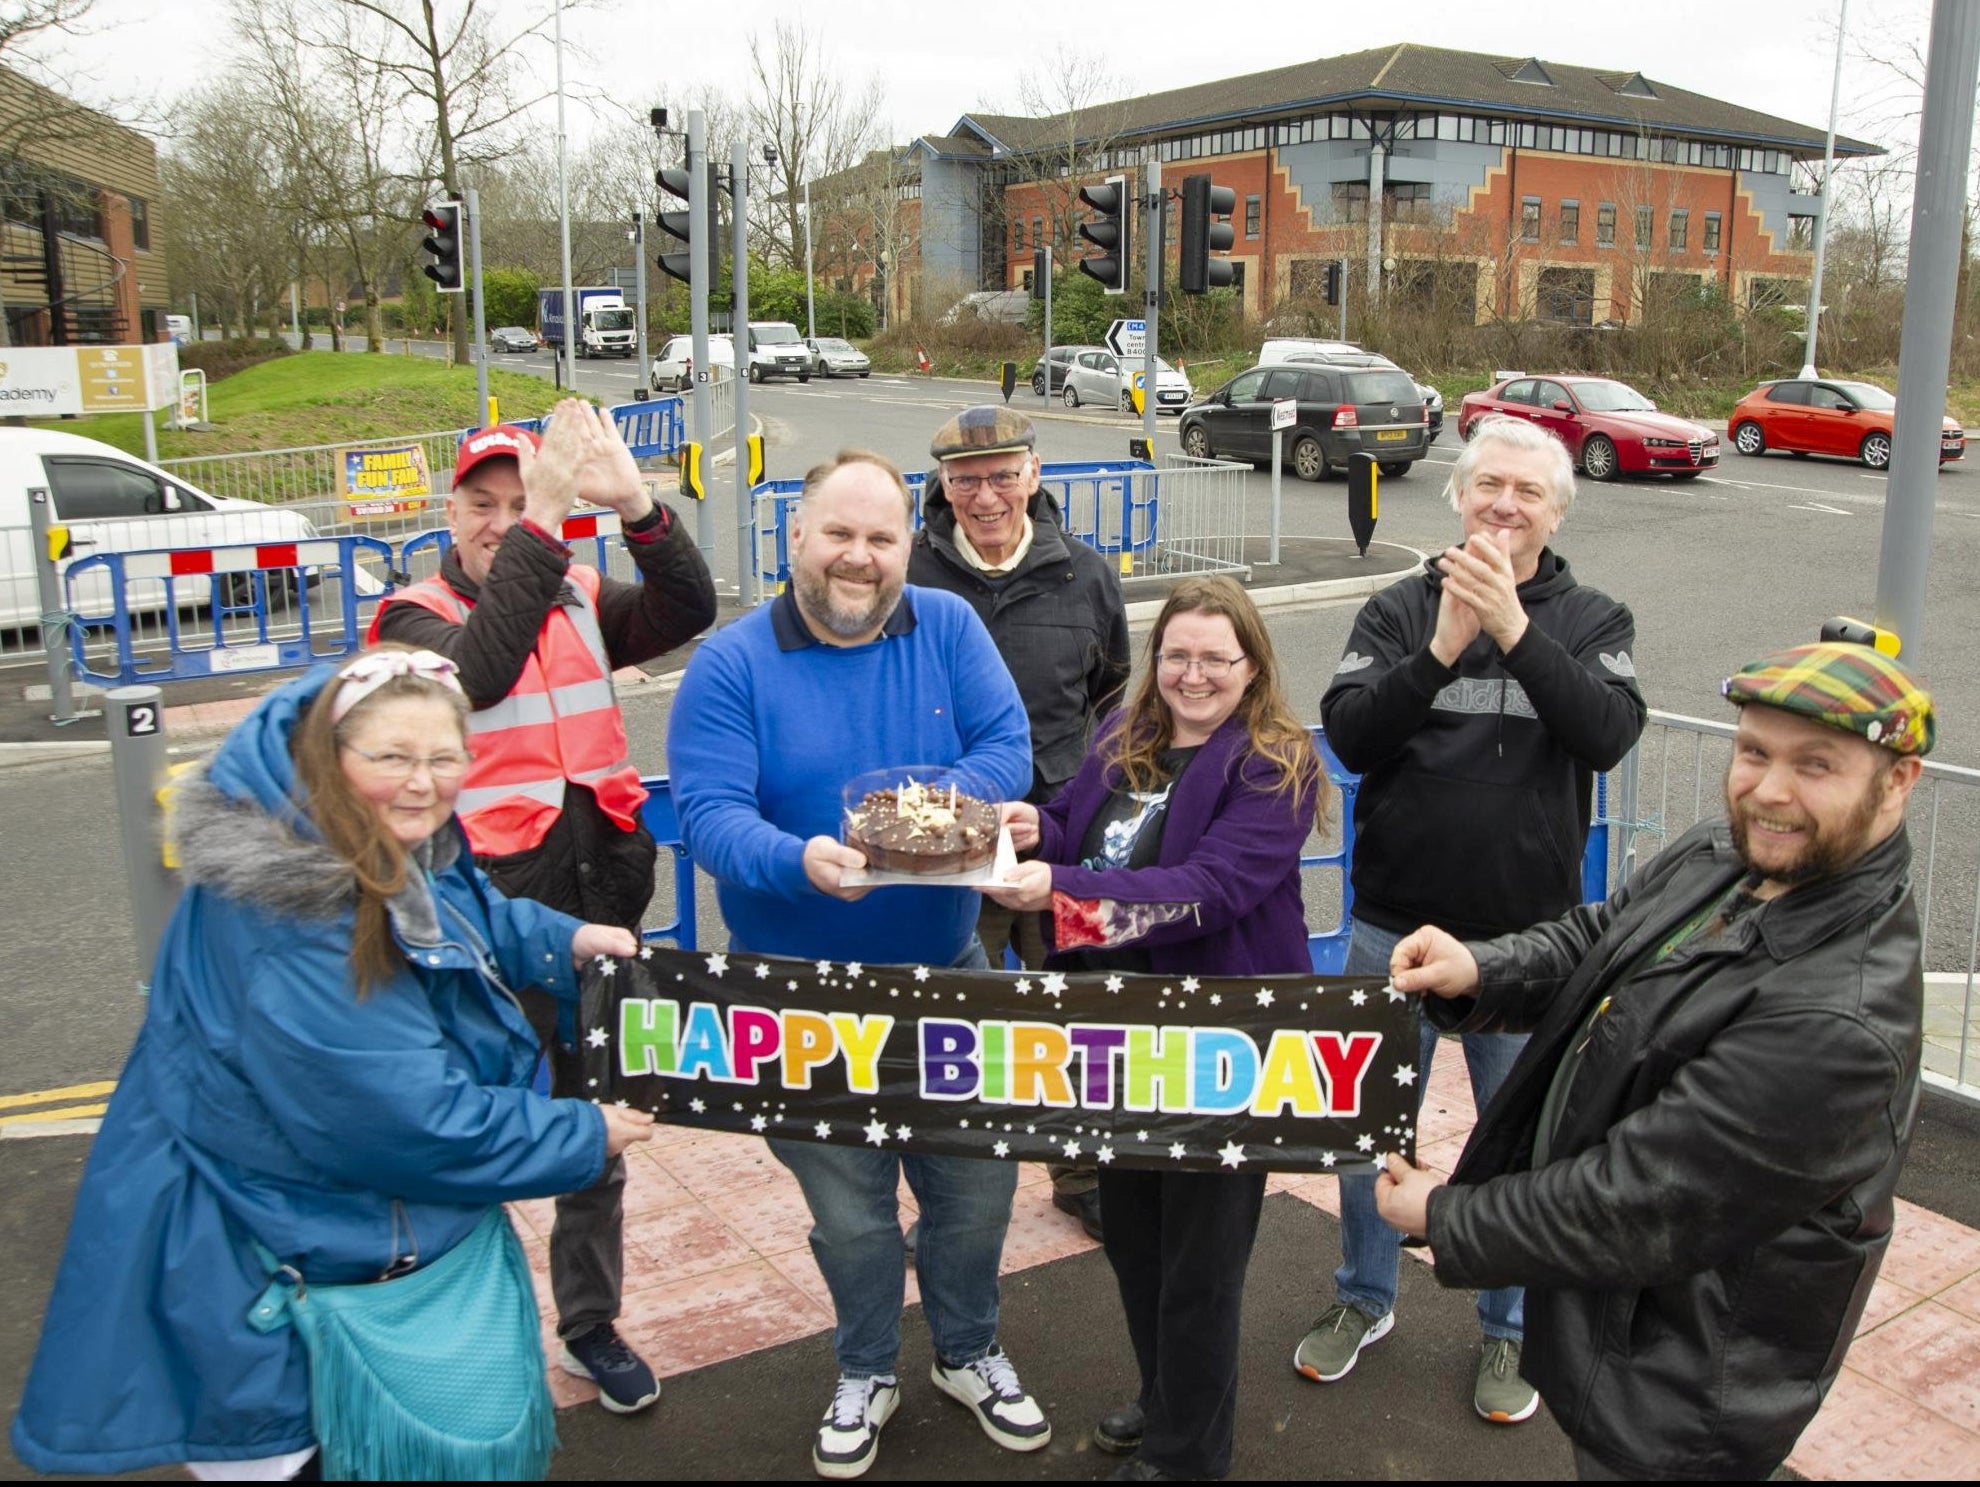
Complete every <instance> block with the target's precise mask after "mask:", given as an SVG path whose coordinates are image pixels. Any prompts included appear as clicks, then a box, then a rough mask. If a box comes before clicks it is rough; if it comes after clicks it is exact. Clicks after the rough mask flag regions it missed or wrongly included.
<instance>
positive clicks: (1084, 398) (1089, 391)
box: [1059, 346, 1196, 413]
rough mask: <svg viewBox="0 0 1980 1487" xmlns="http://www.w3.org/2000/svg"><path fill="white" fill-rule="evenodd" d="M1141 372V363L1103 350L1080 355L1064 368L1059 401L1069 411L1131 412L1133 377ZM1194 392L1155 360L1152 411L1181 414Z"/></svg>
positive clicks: (1097, 348)
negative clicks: (1089, 408) (1087, 408)
mask: <svg viewBox="0 0 1980 1487" xmlns="http://www.w3.org/2000/svg"><path fill="white" fill-rule="evenodd" d="M1141 369H1142V364H1141V362H1140V361H1138V360H1136V359H1134V358H1132V357H1128V358H1122V357H1118V356H1115V355H1114V353H1113V352H1111V351H1109V350H1108V349H1107V348H1106V347H1104V346H1094V347H1090V348H1088V349H1086V350H1083V351H1081V352H1079V353H1078V354H1077V355H1076V356H1074V357H1073V359H1072V363H1071V365H1070V366H1068V367H1067V369H1066V372H1065V375H1064V378H1063V380H1062V382H1061V385H1060V388H1059V400H1060V401H1061V402H1063V403H1064V404H1065V405H1066V406H1067V407H1068V408H1078V407H1081V406H1083V405H1086V404H1091V405H1093V406H1094V407H1098V408H1119V409H1120V410H1121V411H1123V412H1130V411H1132V410H1133V408H1134V399H1133V395H1132V392H1131V389H1132V388H1133V386H1134V376H1135V374H1136V373H1137V372H1139V371H1140V370H1141ZM1195 396H1196V389H1195V388H1193V387H1191V386H1190V385H1189V378H1188V377H1187V376H1185V375H1184V374H1183V373H1181V372H1178V371H1177V370H1176V369H1175V368H1174V367H1172V366H1170V365H1169V364H1168V363H1167V362H1166V361H1163V360H1162V358H1161V357H1159V356H1158V357H1156V358H1155V411H1156V412H1157V413H1180V412H1182V410H1183V409H1184V408H1186V407H1188V406H1189V401H1190V399H1191V398H1193V397H1195Z"/></svg>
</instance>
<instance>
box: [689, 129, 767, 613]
mask: <svg viewBox="0 0 1980 1487" xmlns="http://www.w3.org/2000/svg"><path fill="white" fill-rule="evenodd" d="M729 210H730V212H731V213H733V215H734V216H735V219H736V220H735V229H736V232H735V248H734V252H735V266H734V268H733V269H732V270H731V271H730V281H731V282H732V283H733V284H734V285H735V302H734V304H733V305H732V306H731V308H730V311H729V344H730V345H732V346H734V347H735V351H736V549H737V553H738V556H739V559H740V561H739V562H738V564H737V567H736V600H737V602H738V603H740V604H741V605H742V606H743V608H745V609H747V608H749V607H750V606H751V605H752V604H754V603H755V602H756V495H755V491H754V490H753V489H752V487H751V486H750V483H749V147H748V146H747V145H745V144H744V143H743V142H742V141H741V140H737V141H736V142H735V143H734V144H733V145H731V146H730V148H729ZM707 505H708V503H707V502H706V501H704V502H702V507H703V512H702V514H703V515H704V516H711V519H712V514H711V513H710V512H708V511H707V509H706V508H707ZM704 555H705V556H706V557H708V558H709V559H710V561H711V562H712V561H713V559H714V553H713V552H712V551H710V552H707V553H705V554H704Z"/></svg>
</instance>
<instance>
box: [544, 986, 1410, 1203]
mask: <svg viewBox="0 0 1980 1487" xmlns="http://www.w3.org/2000/svg"><path fill="white" fill-rule="evenodd" d="M583 981H584V987H583V1002H582V1004H581V1014H582V1030H581V1034H580V1044H581V1046H582V1048H583V1051H584V1057H585V1077H586V1079H587V1081H588V1082H589V1085H590V1088H589V1090H588V1091H587V1092H588V1093H589V1094H591V1095H592V1097H593V1098H595V1099H598V1100H601V1101H614V1102H617V1103H619V1104H624V1105H631V1106H634V1107H637V1108H639V1109H642V1110H651V1111H653V1112H654V1113H655V1114H656V1115H658V1116H660V1117H661V1118H662V1119H664V1120H667V1121H671V1122H675V1123H677V1124H681V1125H688V1126H699V1127H704V1128H707V1129H710V1130H719V1131H736V1132H754V1133H756V1134H758V1135H764V1136H774V1137H777V1138H779V1139H784V1140H794V1141H823V1142H828V1143H833V1144H837V1145H845V1146H874V1147H879V1148H882V1149H885V1150H890V1151H894V1150H902V1151H915V1152H927V1153H936V1154H941V1155H946V1156H970V1157H988V1158H993V1159H1001V1160H1010V1161H1070V1162H1078V1161H1097V1162H1099V1163H1102V1164H1111V1165H1113V1166H1116V1167H1141V1168H1158V1169H1162V1170H1166V1171H1177V1170H1185V1171H1186V1170H1198V1171H1215V1170H1219V1169H1222V1170H1226V1171H1229V1170H1242V1171H1251V1172H1257V1171H1270V1172H1281V1171H1284V1172H1345V1171H1360V1170H1365V1169H1366V1168H1367V1167H1368V1166H1369V1165H1370V1164H1372V1163H1374V1162H1376V1161H1379V1160H1380V1158H1381V1156H1382V1155H1383V1154H1384V1153H1387V1152H1392V1151H1393V1152H1400V1153H1401V1154H1403V1155H1404V1156H1413V1155H1414V1150H1415V1138H1416V1131H1415V1125H1416V1103H1417V1090H1416V1081H1417V1078H1418V1070H1417V1068H1416V1066H1415V1065H1416V1057H1417V1021H1416V1020H1417V1016H1418V1010H1417V1006H1416V1003H1415V1001H1414V999H1413V998H1409V997H1405V996H1403V995H1402V994H1401V993H1400V992H1396V991H1392V990H1389V989H1387V988H1386V986H1385V984H1384V982H1383V980H1382V979H1381V978H1379V977H1377V978H1373V979H1371V978H1367V977H1352V976H1347V977H1343V976H1324V977H1323V976H1266V977H1244V978H1237V977H1207V976H1206V977H1200V978H1199V977H1195V976H1180V977H1178V976H1143V975H1108V974H1100V973H1094V974H1076V975H1063V974H1059V973H1057V972H1045V973H1039V972H1028V973H1014V972H1005V971H956V970H950V969H947V968H939V967H933V966H868V965H862V964H860V963H859V962H857V961H853V962H851V963H834V962H831V961H823V960H820V961H800V960H786V959H782V958H775V957H768V956H756V955H725V954H720V953H716V954H710V953H707V952H689V951H677V950H665V949H660V948H657V947H649V948H647V949H645V950H643V951H642V952H641V953H640V956H639V958H637V959H629V960H602V961H598V962H594V963H593V965H592V966H590V967H588V968H587V969H586V971H585V972H584V976H583Z"/></svg>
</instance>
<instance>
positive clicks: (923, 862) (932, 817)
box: [846, 779, 997, 874]
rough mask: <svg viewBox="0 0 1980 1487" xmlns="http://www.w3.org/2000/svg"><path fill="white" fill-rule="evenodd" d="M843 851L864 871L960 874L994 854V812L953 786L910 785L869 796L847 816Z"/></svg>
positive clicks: (993, 809)
mask: <svg viewBox="0 0 1980 1487" xmlns="http://www.w3.org/2000/svg"><path fill="white" fill-rule="evenodd" d="M846 845H847V846H849V847H856V848H858V849H859V850H860V851H861V852H863V853H865V854H866V865H867V866H868V867H869V868H873V869H877V870H884V871H887V872H896V873H929V874H934V873H962V872H968V871H969V870H970V869H971V868H976V867H982V866H983V865H984V864H985V863H987V862H988V861H990V859H991V858H992V857H994V856H995V855H996V852H997V808H996V807H995V806H993V805H991V804H990V803H989V802H988V801H985V800H978V799H977V798H976V797H975V796H973V795H963V794H961V793H959V792H958V791H957V790H956V789H955V787H954V786H947V787H943V786H935V787H933V788H931V787H929V786H925V785H921V784H918V783H916V782H915V781H914V780H912V779H910V780H908V781H907V782H906V783H904V784H902V785H900V786H898V787H896V788H894V789H891V790H870V791H868V792H867V793H866V795H865V796H864V797H863V798H862V799H861V800H860V802H859V804H858V805H856V806H853V807H850V808H849V809H848V810H847V811H846Z"/></svg>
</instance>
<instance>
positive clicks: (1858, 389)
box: [1835, 382, 1897, 413]
mask: <svg viewBox="0 0 1980 1487" xmlns="http://www.w3.org/2000/svg"><path fill="white" fill-rule="evenodd" d="M1835 385H1836V387H1837V388H1838V389H1839V390H1841V391H1842V392H1844V393H1847V394H1848V395H1849V397H1850V398H1851V400H1852V401H1854V402H1855V404H1856V406H1857V407H1859V408H1869V409H1871V410H1872V411H1873V412H1877V413H1889V412H1890V411H1891V410H1892V409H1894V408H1896V407H1897V399H1896V398H1894V397H1892V396H1891V395H1890V394H1889V393H1887V392H1885V391H1884V389H1883V388H1881V387H1878V386H1877V385H1876V384H1875V383H1871V382H1838V383H1836V384H1835Z"/></svg>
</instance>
